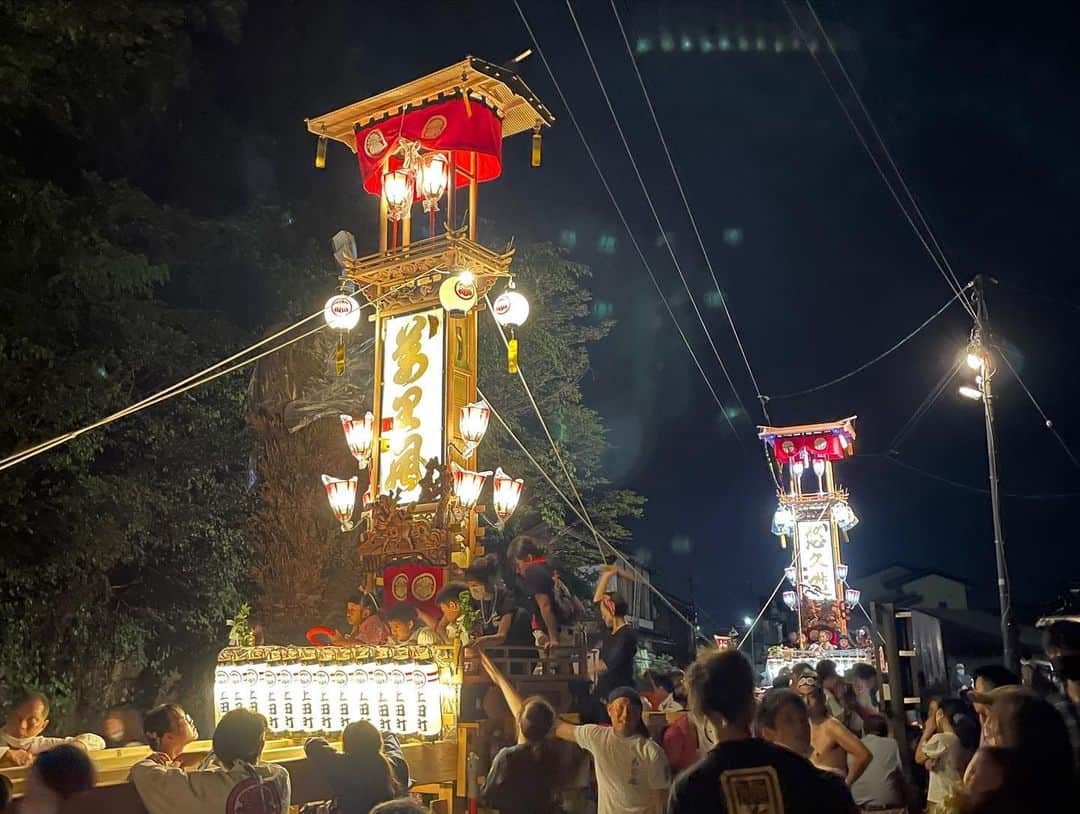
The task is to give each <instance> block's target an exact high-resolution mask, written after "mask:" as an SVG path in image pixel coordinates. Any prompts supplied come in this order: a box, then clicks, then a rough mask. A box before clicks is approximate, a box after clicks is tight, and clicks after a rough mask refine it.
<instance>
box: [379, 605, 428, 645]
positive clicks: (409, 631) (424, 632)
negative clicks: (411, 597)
mask: <svg viewBox="0 0 1080 814" xmlns="http://www.w3.org/2000/svg"><path fill="white" fill-rule="evenodd" d="M386 622H387V624H388V625H389V627H390V641H389V644H397V645H402V644H435V635H434V634H433V633H432V632H431V631H430V630H428V629H427V628H426V627H424V625H423V623H422V622H421V621H420V615H419V614H418V613H417V611H416V608H414V607H413V606H412V605H410V604H409V603H408V602H399V603H398V604H396V605H394V607H392V608H390V611H389V613H387V614H386Z"/></svg>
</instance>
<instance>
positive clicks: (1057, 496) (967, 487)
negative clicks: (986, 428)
mask: <svg viewBox="0 0 1080 814" xmlns="http://www.w3.org/2000/svg"><path fill="white" fill-rule="evenodd" d="M858 457H859V458H866V459H870V460H878V459H880V460H884V461H887V462H889V463H892V464H895V465H896V466H899V467H900V468H901V469H906V470H907V471H909V472H912V473H914V474H916V475H920V476H922V477H924V478H929V479H930V480H936V481H938V482H940V483H944V484H946V485H947V486H953V487H955V488H957V489H963V490H964V491H965V492H973V493H975V494H979V495H989V494H990V490H989V489H985V488H983V487H981V486H972V485H971V484H969V483H963V482H961V481H958V480H953V479H952V478H946V477H944V476H943V475H938V474H937V473H936V472H930V471H929V470H927V469H923V468H921V467H918V466H915V465H914V464H909V463H907V462H906V461H902V460H900V459H899V458H897V457H896V456H895V455H884V454H881V453H873V452H871V453H866V452H864V453H862V454H861V455H859V456H858ZM1001 496H1002V497H1007V498H1010V499H1013V500H1071V499H1073V498H1080V492H1048V493H1041V494H1040V493H1035V494H1030V493H1024V492H1002V493H1001Z"/></svg>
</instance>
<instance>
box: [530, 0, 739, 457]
mask: <svg viewBox="0 0 1080 814" xmlns="http://www.w3.org/2000/svg"><path fill="white" fill-rule="evenodd" d="M514 7H515V8H516V9H517V12H518V15H519V16H520V17H521V22H522V23H523V24H524V25H525V30H526V31H527V32H528V34H529V39H530V40H532V44H533V47H534V48H535V49H536V54H537V56H539V57H540V61H541V62H542V63H543V64H544V69H545V70H546V71H547V74H548V76H549V77H550V78H551V83H552V85H554V87H555V91H556V93H558V95H559V98H560V99H561V100H562V103H563V107H565V108H566V112H567V115H569V117H570V121H571V123H572V124H573V125H574V129H575V130H576V131H577V134H578V137H579V138H580V139H581V143H582V145H584V147H585V152H586V153H587V154H588V156H589V160H590V161H591V162H592V165H593V168H594V169H595V170H596V174H597V175H599V176H600V183H602V184H603V186H604V190H605V191H606V192H607V194H608V197H609V198H610V199H611V205H612V206H613V207H614V208H615V212H616V214H617V215H618V216H619V221H620V222H621V223H622V225H623V228H624V229H625V230H626V234H627V236H628V237H629V238H630V242H631V244H632V245H633V247H634V250H635V251H636V252H637V256H638V258H639V259H640V260H641V264H642V266H644V268H645V272H646V273H647V274H648V275H649V280H650V281H652V284H653V287H654V288H655V289H656V293H657V294H658V295H659V297H660V301H661V302H662V303H663V304H664V309H665V310H666V311H667V313H668V316H669V317H671V321H672V323H674V325H675V330H676V331H678V332H679V337H680V338H681V339H682V341H683V344H684V345H686V350H687V352H688V353H689V354H690V358H691V359H693V360H694V366H695V367H696V368H697V370H698V373H700V374H701V378H702V379H704V381H705V386H706V387H707V388H708V390H709V393H710V394H711V395H712V397H713V401H715V402H716V404H717V406H718V407H720V412H721V413H722V414H723V416H724V420H725V421H726V422H727V424H728V426H729V427H730V428H731V432H732V434H733V435H734V436H735V439H736V440H737V441H738V442H739V444H740V445H742V438H741V437H740V436H739V433H738V431H737V430H736V429H735V425H734V424H733V423H732V421H731V418H730V417H729V416H728V414H727V412H726V411H725V410H724V403H723V402H722V401H721V400H720V397H719V396H718V395H717V394H716V389H715V388H714V387H713V385H712V382H711V381H710V380H709V376H708V374H706V373H705V369H704V368H703V367H702V366H701V362H700V361H699V360H698V357H697V354H696V353H694V349H693V347H692V346H691V345H690V340H689V339H688V338H687V336H686V333H685V331H683V329H682V326H681V325H679V320H678V318H677V317H676V316H675V312H674V311H673V310H672V308H671V304H670V303H669V302H668V301H667V297H666V296H664V290H663V289H662V288H661V287H660V283H659V282H658V281H657V279H656V275H655V274H653V271H652V267H651V266H650V265H649V261H648V260H646V259H645V253H644V252H643V251H642V250H641V246H640V244H639V243H638V241H637V238H636V237H635V236H634V232H633V230H632V229H631V228H630V223H629V221H627V219H626V215H624V214H623V211H622V207H621V206H619V202H618V200H617V199H616V198H615V193H614V192H613V191H612V189H611V185H610V184H608V182H607V178H606V177H605V176H604V172H603V170H601V169H600V163H599V162H598V161H597V160H596V155H595V154H594V153H593V151H592V147H590V146H589V142H588V140H587V139H586V138H585V133H584V131H583V130H582V129H581V125H580V124H579V123H578V120H577V116H575V115H574V111H573V109H572V108H571V107H570V102H569V101H568V100H567V98H566V94H565V93H563V91H562V86H560V85H559V80H558V79H556V78H555V73H554V71H553V70H552V69H551V65H550V63H548V61H547V57H546V56H545V55H544V52H543V50H542V49H541V48H540V42H539V41H538V40H537V39H536V34H534V33H533V30H532V26H530V25H529V20H528V18H527V17H526V16H525V11H524V10H523V9H522V8H521V4H520V3H519V2H518V0H514Z"/></svg>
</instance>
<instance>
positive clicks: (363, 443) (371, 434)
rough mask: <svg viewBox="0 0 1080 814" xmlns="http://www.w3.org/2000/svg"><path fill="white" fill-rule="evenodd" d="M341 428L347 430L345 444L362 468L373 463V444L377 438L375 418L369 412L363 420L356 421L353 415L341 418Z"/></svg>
mask: <svg viewBox="0 0 1080 814" xmlns="http://www.w3.org/2000/svg"><path fill="white" fill-rule="evenodd" d="M341 427H342V429H343V430H345V443H346V444H348V445H349V452H351V453H352V454H353V457H354V458H356V461H357V463H359V464H360V468H361V469H364V468H365V467H367V465H368V464H370V463H371V444H372V441H373V439H374V438H375V416H374V415H372V414H371V412H370V411H368V412H367V413H366V414H365V415H364V418H363V420H361V421H354V420H353V417H352V416H351V415H342V416H341Z"/></svg>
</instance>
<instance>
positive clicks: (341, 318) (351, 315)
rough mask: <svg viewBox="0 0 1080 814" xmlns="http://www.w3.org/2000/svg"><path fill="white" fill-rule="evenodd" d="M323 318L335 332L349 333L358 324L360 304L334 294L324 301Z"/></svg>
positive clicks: (343, 295) (342, 295) (341, 295)
mask: <svg viewBox="0 0 1080 814" xmlns="http://www.w3.org/2000/svg"><path fill="white" fill-rule="evenodd" d="M323 318H324V319H326V324H327V325H329V326H330V327H331V328H333V329H334V330H335V331H351V330H352V329H353V328H355V327H356V326H357V324H359V322H360V303H358V302H357V301H356V300H354V299H353V298H352V297H349V296H347V295H345V294H335V295H334V296H333V297H331V298H330V299H328V300H327V301H326V305H325V306H324V307H323Z"/></svg>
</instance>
